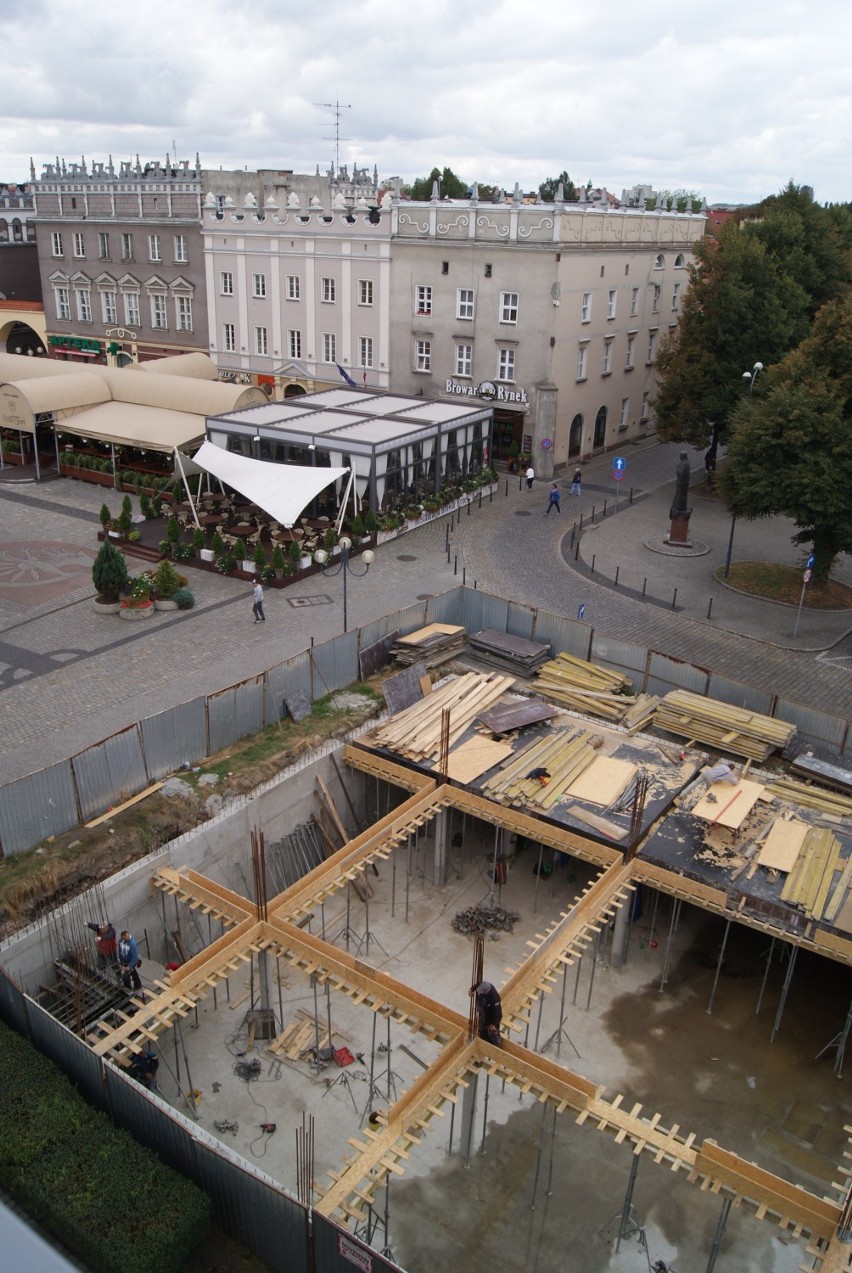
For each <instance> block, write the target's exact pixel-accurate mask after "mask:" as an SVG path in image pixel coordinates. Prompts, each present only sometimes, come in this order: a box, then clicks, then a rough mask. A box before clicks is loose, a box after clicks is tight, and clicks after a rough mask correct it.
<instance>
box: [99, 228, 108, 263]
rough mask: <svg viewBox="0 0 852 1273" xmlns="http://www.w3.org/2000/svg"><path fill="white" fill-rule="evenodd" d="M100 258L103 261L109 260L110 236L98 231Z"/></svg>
mask: <svg viewBox="0 0 852 1273" xmlns="http://www.w3.org/2000/svg"><path fill="white" fill-rule="evenodd" d="M98 256H99V257H100V259H101V260H102V261H108V260H109V235H108V234H105V233H104V232H103V230H99V231H98Z"/></svg>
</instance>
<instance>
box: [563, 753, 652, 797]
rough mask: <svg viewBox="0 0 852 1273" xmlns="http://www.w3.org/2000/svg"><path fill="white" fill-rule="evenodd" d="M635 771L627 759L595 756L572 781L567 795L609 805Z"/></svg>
mask: <svg viewBox="0 0 852 1273" xmlns="http://www.w3.org/2000/svg"><path fill="white" fill-rule="evenodd" d="M635 773H636V766H635V765H634V764H633V763H632V762H631V761H629V760H613V758H612V756H595V758H594V760H593V761H592V763H591V764H590V765H589V766H588V767H587V768H586V769H584V770H583V772H582V773H581V774H580V776H579V778H575V780H574V781H573V782H572V784H571V786H570V787H569V788H568V795H569V796H573V797H574V799H575V800H591V802H592V803H593V804H602V805H610V804H612V802H613V801H614V800H617V799H618V797H619V796H620V795H621V793H622V791H624V789H625V787H627V785H628V783H629V782H630V781H631V779H632V778H633V775H634V774H635Z"/></svg>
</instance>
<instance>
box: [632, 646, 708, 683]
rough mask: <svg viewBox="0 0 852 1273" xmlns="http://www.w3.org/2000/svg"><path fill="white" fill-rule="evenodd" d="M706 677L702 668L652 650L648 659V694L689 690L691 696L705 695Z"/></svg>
mask: <svg viewBox="0 0 852 1273" xmlns="http://www.w3.org/2000/svg"><path fill="white" fill-rule="evenodd" d="M707 681H708V675H707V672H706V671H705V670H704V668H701V667H694V666H693V664H692V663H683V662H681V660H680V659H672V658H669V657H668V655H666V654H658V653H657V651H656V650H652V651H651V653H650V656H649V658H648V683H647V685H646V687H645V688H646V690H647V692H648V693H649V694H668V693H669V692H670V690H689V691H690V693H692V694H706V693H707Z"/></svg>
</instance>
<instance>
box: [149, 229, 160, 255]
mask: <svg viewBox="0 0 852 1273" xmlns="http://www.w3.org/2000/svg"><path fill="white" fill-rule="evenodd" d="M162 259H163V258H162V256H161V255H160V236H159V234H149V235H148V260H149V261H162Z"/></svg>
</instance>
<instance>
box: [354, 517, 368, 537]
mask: <svg viewBox="0 0 852 1273" xmlns="http://www.w3.org/2000/svg"><path fill="white" fill-rule="evenodd" d="M352 537H353V539H355V540H356V541H357V542H358V543H360V542H361V540H363V539H366V538H367V537H368V536H367V530H366V527H365V526H364V519H363V517H362V516H361V514H360V513H356V514H355V516H354V517H353V518H352Z"/></svg>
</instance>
